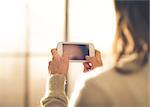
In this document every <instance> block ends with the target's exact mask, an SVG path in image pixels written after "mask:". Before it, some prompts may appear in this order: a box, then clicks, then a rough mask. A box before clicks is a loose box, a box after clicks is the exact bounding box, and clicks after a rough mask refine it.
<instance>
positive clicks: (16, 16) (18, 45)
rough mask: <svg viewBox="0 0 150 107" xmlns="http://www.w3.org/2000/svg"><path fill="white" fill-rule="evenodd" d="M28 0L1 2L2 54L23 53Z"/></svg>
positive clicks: (2, 0) (6, 0)
mask: <svg viewBox="0 0 150 107" xmlns="http://www.w3.org/2000/svg"><path fill="white" fill-rule="evenodd" d="M25 2H26V0H0V53H1V52H3V53H6V52H23V51H24V48H25V43H24V39H25V35H26V7H25V6H26V5H25Z"/></svg>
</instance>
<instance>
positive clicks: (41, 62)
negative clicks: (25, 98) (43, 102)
mask: <svg viewBox="0 0 150 107" xmlns="http://www.w3.org/2000/svg"><path fill="white" fill-rule="evenodd" d="M48 60H49V57H31V58H30V70H29V71H30V92H29V93H30V98H29V99H30V107H39V106H40V105H39V104H40V99H41V98H42V96H43V95H44V92H45V85H46V79H47V77H48Z"/></svg>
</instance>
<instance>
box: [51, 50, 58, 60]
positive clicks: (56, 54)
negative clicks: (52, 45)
mask: <svg viewBox="0 0 150 107" xmlns="http://www.w3.org/2000/svg"><path fill="white" fill-rule="evenodd" d="M51 53H52V56H53V60H54V59H58V58H59V57H60V56H59V54H58V53H57V50H56V49H52V50H51Z"/></svg>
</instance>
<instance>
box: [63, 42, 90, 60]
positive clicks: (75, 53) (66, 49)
mask: <svg viewBox="0 0 150 107" xmlns="http://www.w3.org/2000/svg"><path fill="white" fill-rule="evenodd" d="M63 54H66V55H67V56H68V57H69V59H70V60H85V59H86V56H89V45H82V44H63Z"/></svg>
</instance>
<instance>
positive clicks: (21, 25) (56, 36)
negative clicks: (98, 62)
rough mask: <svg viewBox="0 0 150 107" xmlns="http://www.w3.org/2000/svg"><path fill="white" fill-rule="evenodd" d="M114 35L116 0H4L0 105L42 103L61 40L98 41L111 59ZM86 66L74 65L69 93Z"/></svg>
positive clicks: (0, 0) (1, 3)
mask: <svg viewBox="0 0 150 107" xmlns="http://www.w3.org/2000/svg"><path fill="white" fill-rule="evenodd" d="M114 34H115V13H114V6H113V0H0V107H39V106H40V103H39V101H40V99H41V97H42V96H43V95H44V91H45V85H46V80H47V76H48V70H47V68H48V67H47V66H48V61H49V60H50V59H51V55H50V49H52V48H55V47H56V45H57V43H58V42H60V41H71V42H92V43H93V44H94V45H95V48H96V49H98V50H100V51H101V52H102V54H103V59H104V62H106V61H107V59H108V58H109V57H106V56H107V54H108V53H109V52H110V50H111V45H112V41H113V37H114ZM82 71H83V66H82V64H81V63H71V64H70V68H69V74H68V81H69V83H68V92H67V94H68V96H70V95H71V92H72V90H73V88H74V84H75V80H76V79H77V78H78V77H79V75H80V73H82Z"/></svg>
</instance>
